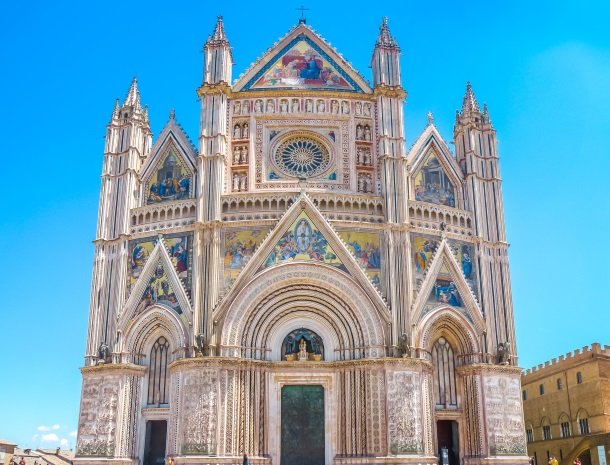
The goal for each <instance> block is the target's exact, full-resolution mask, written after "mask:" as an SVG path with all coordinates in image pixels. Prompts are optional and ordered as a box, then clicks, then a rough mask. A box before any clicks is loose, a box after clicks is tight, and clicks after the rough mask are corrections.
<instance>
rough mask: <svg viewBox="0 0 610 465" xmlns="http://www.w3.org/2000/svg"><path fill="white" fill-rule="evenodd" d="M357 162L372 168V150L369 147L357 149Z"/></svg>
mask: <svg viewBox="0 0 610 465" xmlns="http://www.w3.org/2000/svg"><path fill="white" fill-rule="evenodd" d="M356 162H357V163H358V164H359V165H361V166H372V165H373V161H372V158H371V149H370V148H368V147H356Z"/></svg>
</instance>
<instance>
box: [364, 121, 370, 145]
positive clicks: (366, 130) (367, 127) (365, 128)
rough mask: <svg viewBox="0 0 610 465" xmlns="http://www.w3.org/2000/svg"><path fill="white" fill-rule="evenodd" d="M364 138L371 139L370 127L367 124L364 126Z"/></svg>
mask: <svg viewBox="0 0 610 465" xmlns="http://www.w3.org/2000/svg"><path fill="white" fill-rule="evenodd" d="M364 140H368V141H371V140H372V138H371V127H370V126H369V125H368V124H367V125H366V126H364Z"/></svg>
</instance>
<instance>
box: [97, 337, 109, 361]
mask: <svg viewBox="0 0 610 465" xmlns="http://www.w3.org/2000/svg"><path fill="white" fill-rule="evenodd" d="M109 357H110V347H108V344H106V343H105V342H102V343H101V344H100V347H99V349H97V364H98V365H103V364H104V363H106V362H107V361H108V358H109Z"/></svg>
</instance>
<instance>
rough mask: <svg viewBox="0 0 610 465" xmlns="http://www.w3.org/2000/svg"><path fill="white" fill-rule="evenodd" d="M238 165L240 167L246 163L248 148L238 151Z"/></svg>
mask: <svg viewBox="0 0 610 465" xmlns="http://www.w3.org/2000/svg"><path fill="white" fill-rule="evenodd" d="M239 163H240V164H242V165H243V164H246V163H248V147H241V148H240V149H239Z"/></svg>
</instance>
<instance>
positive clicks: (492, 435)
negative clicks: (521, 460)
mask: <svg viewBox="0 0 610 465" xmlns="http://www.w3.org/2000/svg"><path fill="white" fill-rule="evenodd" d="M483 387H484V391H485V412H486V417H487V435H488V440H489V453H490V455H525V454H526V453H527V451H526V445H525V427H524V425H523V410H522V406H521V388H520V384H519V379H518V378H509V377H507V376H502V375H488V376H485V377H484V381H483Z"/></svg>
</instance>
